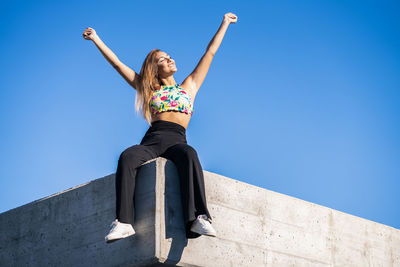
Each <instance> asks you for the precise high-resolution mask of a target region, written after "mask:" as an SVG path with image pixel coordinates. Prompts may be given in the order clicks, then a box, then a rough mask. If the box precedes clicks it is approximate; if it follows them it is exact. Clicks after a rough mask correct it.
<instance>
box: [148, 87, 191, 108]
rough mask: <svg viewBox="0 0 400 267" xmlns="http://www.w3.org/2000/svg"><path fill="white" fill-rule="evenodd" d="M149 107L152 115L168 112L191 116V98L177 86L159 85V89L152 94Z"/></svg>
mask: <svg viewBox="0 0 400 267" xmlns="http://www.w3.org/2000/svg"><path fill="white" fill-rule="evenodd" d="M150 106H151V112H152V113H153V114H160V113H161V112H165V111H169V110H175V111H180V112H184V113H187V114H193V102H192V98H191V97H190V95H189V93H188V92H187V91H186V90H185V89H183V88H182V87H180V86H179V84H175V85H161V86H160V89H158V90H156V91H154V92H153V95H152V98H151V101H150Z"/></svg>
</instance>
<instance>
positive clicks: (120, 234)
mask: <svg viewBox="0 0 400 267" xmlns="http://www.w3.org/2000/svg"><path fill="white" fill-rule="evenodd" d="M110 227H112V228H111V230H110V232H109V233H108V235H107V236H106V237H105V239H106V242H107V243H110V242H113V241H117V240H118V239H121V238H125V237H128V236H131V235H133V234H135V230H134V229H133V227H132V225H131V224H130V223H122V222H119V221H118V219H115V220H114V221H113V222H112V223H111V224H110Z"/></svg>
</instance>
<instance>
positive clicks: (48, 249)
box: [0, 157, 400, 266]
mask: <svg viewBox="0 0 400 267" xmlns="http://www.w3.org/2000/svg"><path fill="white" fill-rule="evenodd" d="M177 175H178V173H177V170H176V167H175V165H174V164H173V163H172V161H169V160H166V159H164V158H162V157H159V158H157V159H154V160H151V161H148V162H146V163H144V164H143V165H142V166H141V167H140V169H139V171H138V177H137V182H136V188H135V204H136V221H135V224H134V229H135V230H136V234H135V235H133V236H131V237H128V238H125V239H121V240H119V241H116V242H113V243H110V244H107V243H105V240H104V237H105V235H106V234H107V233H108V231H109V229H110V224H111V222H112V221H113V220H114V219H115V218H114V216H115V184H114V183H115V175H114V174H112V175H109V176H106V177H103V178H100V179H96V180H93V181H90V182H88V183H86V184H83V185H80V186H77V187H74V188H71V189H68V190H65V191H63V192H60V193H57V194H54V195H51V196H49V197H45V198H42V199H39V200H37V201H34V202H31V203H28V204H26V205H23V206H21V207H18V208H15V209H12V210H9V211H7V212H4V213H2V214H0V229H1V236H0V266H159V265H164V266H165V265H179V266H400V230H399V229H395V228H393V227H389V226H386V225H383V224H380V223H376V222H373V221H369V220H366V219H363V218H360V217H356V216H352V215H349V214H345V213H342V212H340V211H336V210H333V209H330V208H327V207H323V206H320V205H316V204H313V203H310V202H306V201H303V200H301V199H298V198H294V197H290V196H287V195H283V194H280V193H276V192H273V191H270V190H266V189H263V188H259V187H256V186H253V185H250V184H247V183H244V182H239V181H236V180H233V179H230V178H227V177H224V176H221V175H218V174H214V173H210V172H208V171H204V176H205V177H204V179H205V186H206V196H207V202H208V207H209V211H210V213H211V216H212V217H213V226H214V228H215V230H216V232H217V237H208V236H201V237H199V238H196V239H186V237H185V232H184V225H183V216H182V206H181V202H180V197H179V196H180V189H179V179H178V176H177Z"/></svg>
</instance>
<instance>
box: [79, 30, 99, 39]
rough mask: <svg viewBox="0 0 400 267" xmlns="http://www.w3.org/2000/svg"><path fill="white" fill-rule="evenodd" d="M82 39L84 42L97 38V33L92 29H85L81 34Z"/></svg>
mask: <svg viewBox="0 0 400 267" xmlns="http://www.w3.org/2000/svg"><path fill="white" fill-rule="evenodd" d="M82 35H83V38H85V40H92V41H93V39H94V38H95V37H97V33H96V31H95V30H94V29H92V28H89V27H88V28H86V30H85V31H84V32H83V34H82Z"/></svg>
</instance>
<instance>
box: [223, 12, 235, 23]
mask: <svg viewBox="0 0 400 267" xmlns="http://www.w3.org/2000/svg"><path fill="white" fill-rule="evenodd" d="M236 21H237V16H236V15H235V14H233V13H231V12H229V13H226V14H225V15H224V20H223V22H226V23H229V24H231V23H236Z"/></svg>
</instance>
